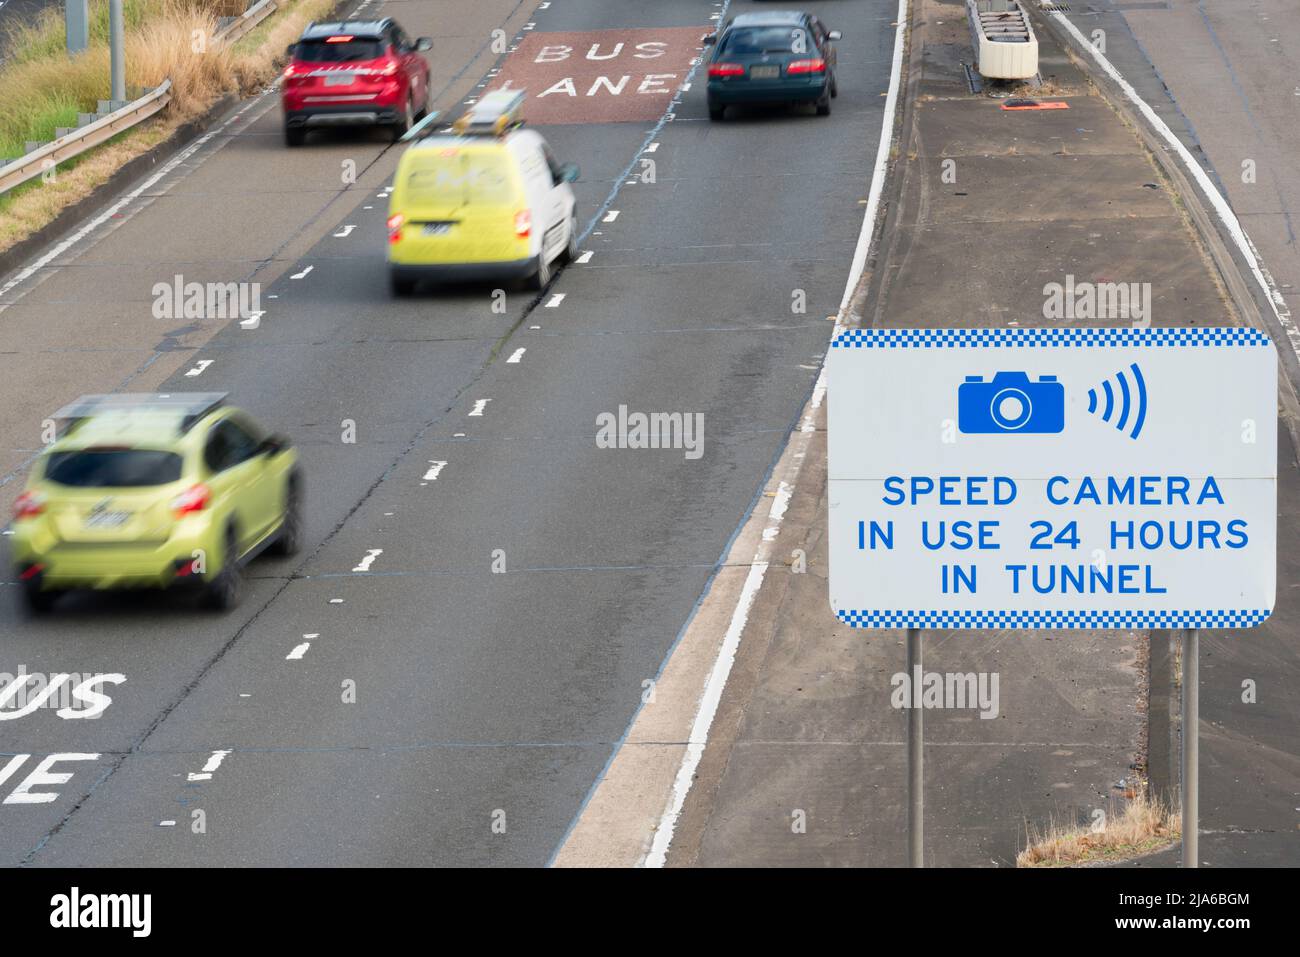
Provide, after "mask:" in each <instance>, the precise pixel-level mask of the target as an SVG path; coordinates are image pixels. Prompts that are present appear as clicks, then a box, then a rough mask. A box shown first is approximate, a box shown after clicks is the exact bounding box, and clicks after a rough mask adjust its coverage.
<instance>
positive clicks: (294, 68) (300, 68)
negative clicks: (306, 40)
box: [283, 62, 311, 80]
mask: <svg viewBox="0 0 1300 957" xmlns="http://www.w3.org/2000/svg"><path fill="white" fill-rule="evenodd" d="M310 72H311V67H309V66H307V65H306V64H304V63H292V62H290V63H286V64H285V65H284V74H283V75H284V78H285V79H286V80H288V79H290V78H291V77H295V76H302V75H303V74H305V73H310Z"/></svg>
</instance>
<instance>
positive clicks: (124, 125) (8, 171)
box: [0, 80, 172, 193]
mask: <svg viewBox="0 0 1300 957" xmlns="http://www.w3.org/2000/svg"><path fill="white" fill-rule="evenodd" d="M171 99H172V81H171V80H163V81H162V83H160V84H159V85H158V87H157V88H156V89H153V90H150V91H149V92H148V93H146V94H145V95H144V96H142V97H140V98H139V99H138V100H132V101H131V102H130V103H128V104H127V105H126V106H124V107H122V108H121V109H119V110H114V111H113V112H112V113H106V114H105V115H104V116H102V117H100V118H99V119H97V120H95V121H94V122H93V123H88V124H87V125H85V126H83V127H81V128H79V129H76V130H72V131H71V132H68V133H65V134H64V135H63V136H60V137H58V138H57V139H55V140H54V141H53V142H51V143H46V144H45V145H44V146H42V147H39V148H38V149H35V150H32V152H30V153H28V154H27V155H25V156H22V157H20V158H19V159H17V160H14V161H13V162H12V163H7V164H5V165H4V166H0V193H4V192H6V191H8V190H11V189H13V188H14V187H15V186H18V185H19V184H20V183H25V182H27V181H28V180H29V179H34V178H36V177H37V176H40V175H41V174H42V173H44V172H45V171H46V170H51V169H54V167H55V166H57V165H58V164H59V163H62V162H63V161H64V160H68V159H71V158H72V157H74V156H79V155H80V154H82V153H84V152H85V151H86V150H88V149H92V148H93V147H96V146H98V145H99V144H101V143H103V142H104V141H105V140H108V139H111V138H112V137H114V136H116V135H117V134H118V133H121V132H122V131H123V130H126V129H130V128H131V127H132V126H135V125H136V124H137V123H139V122H141V121H142V120H146V119H148V118H149V117H151V116H153V115H154V114H155V113H157V112H158V111H159V110H161V109H163V108H164V107H165V106H166V105H167V104H168V103H170V102H171Z"/></svg>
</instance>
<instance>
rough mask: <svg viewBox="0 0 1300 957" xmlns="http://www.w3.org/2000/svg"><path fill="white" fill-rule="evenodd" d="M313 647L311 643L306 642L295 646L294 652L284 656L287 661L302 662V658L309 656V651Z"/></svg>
mask: <svg viewBox="0 0 1300 957" xmlns="http://www.w3.org/2000/svg"><path fill="white" fill-rule="evenodd" d="M310 647H311V642H310V641H304V642H303V643H302V644H300V645H294V646H293V651H291V652H289V653H288V654H287V655H285V656H284V660H285V661H302V656H303V655H305V654H307V649H308V648H310Z"/></svg>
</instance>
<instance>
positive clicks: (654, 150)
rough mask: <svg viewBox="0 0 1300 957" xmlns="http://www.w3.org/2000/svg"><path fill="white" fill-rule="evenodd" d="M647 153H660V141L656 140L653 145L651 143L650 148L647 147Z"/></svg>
mask: <svg viewBox="0 0 1300 957" xmlns="http://www.w3.org/2000/svg"><path fill="white" fill-rule="evenodd" d="M645 151H646V152H647V153H658V152H659V141H658V140H655V141H654V142H653V143H651V144H650V145H649V146H647V147H646V148H645Z"/></svg>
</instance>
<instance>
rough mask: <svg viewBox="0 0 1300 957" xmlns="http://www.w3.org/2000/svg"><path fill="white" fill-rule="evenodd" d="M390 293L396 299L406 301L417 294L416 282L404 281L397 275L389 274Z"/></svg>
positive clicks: (411, 280)
mask: <svg viewBox="0 0 1300 957" xmlns="http://www.w3.org/2000/svg"><path fill="white" fill-rule="evenodd" d="M388 291H389V292H390V293H392V296H393V298H394V299H405V298H406V297H407V296H409V295H411V293H413V292H415V280H413V279H402V278H401V277H399V276H398V275H397V274H396V273H389V274H388Z"/></svg>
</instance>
